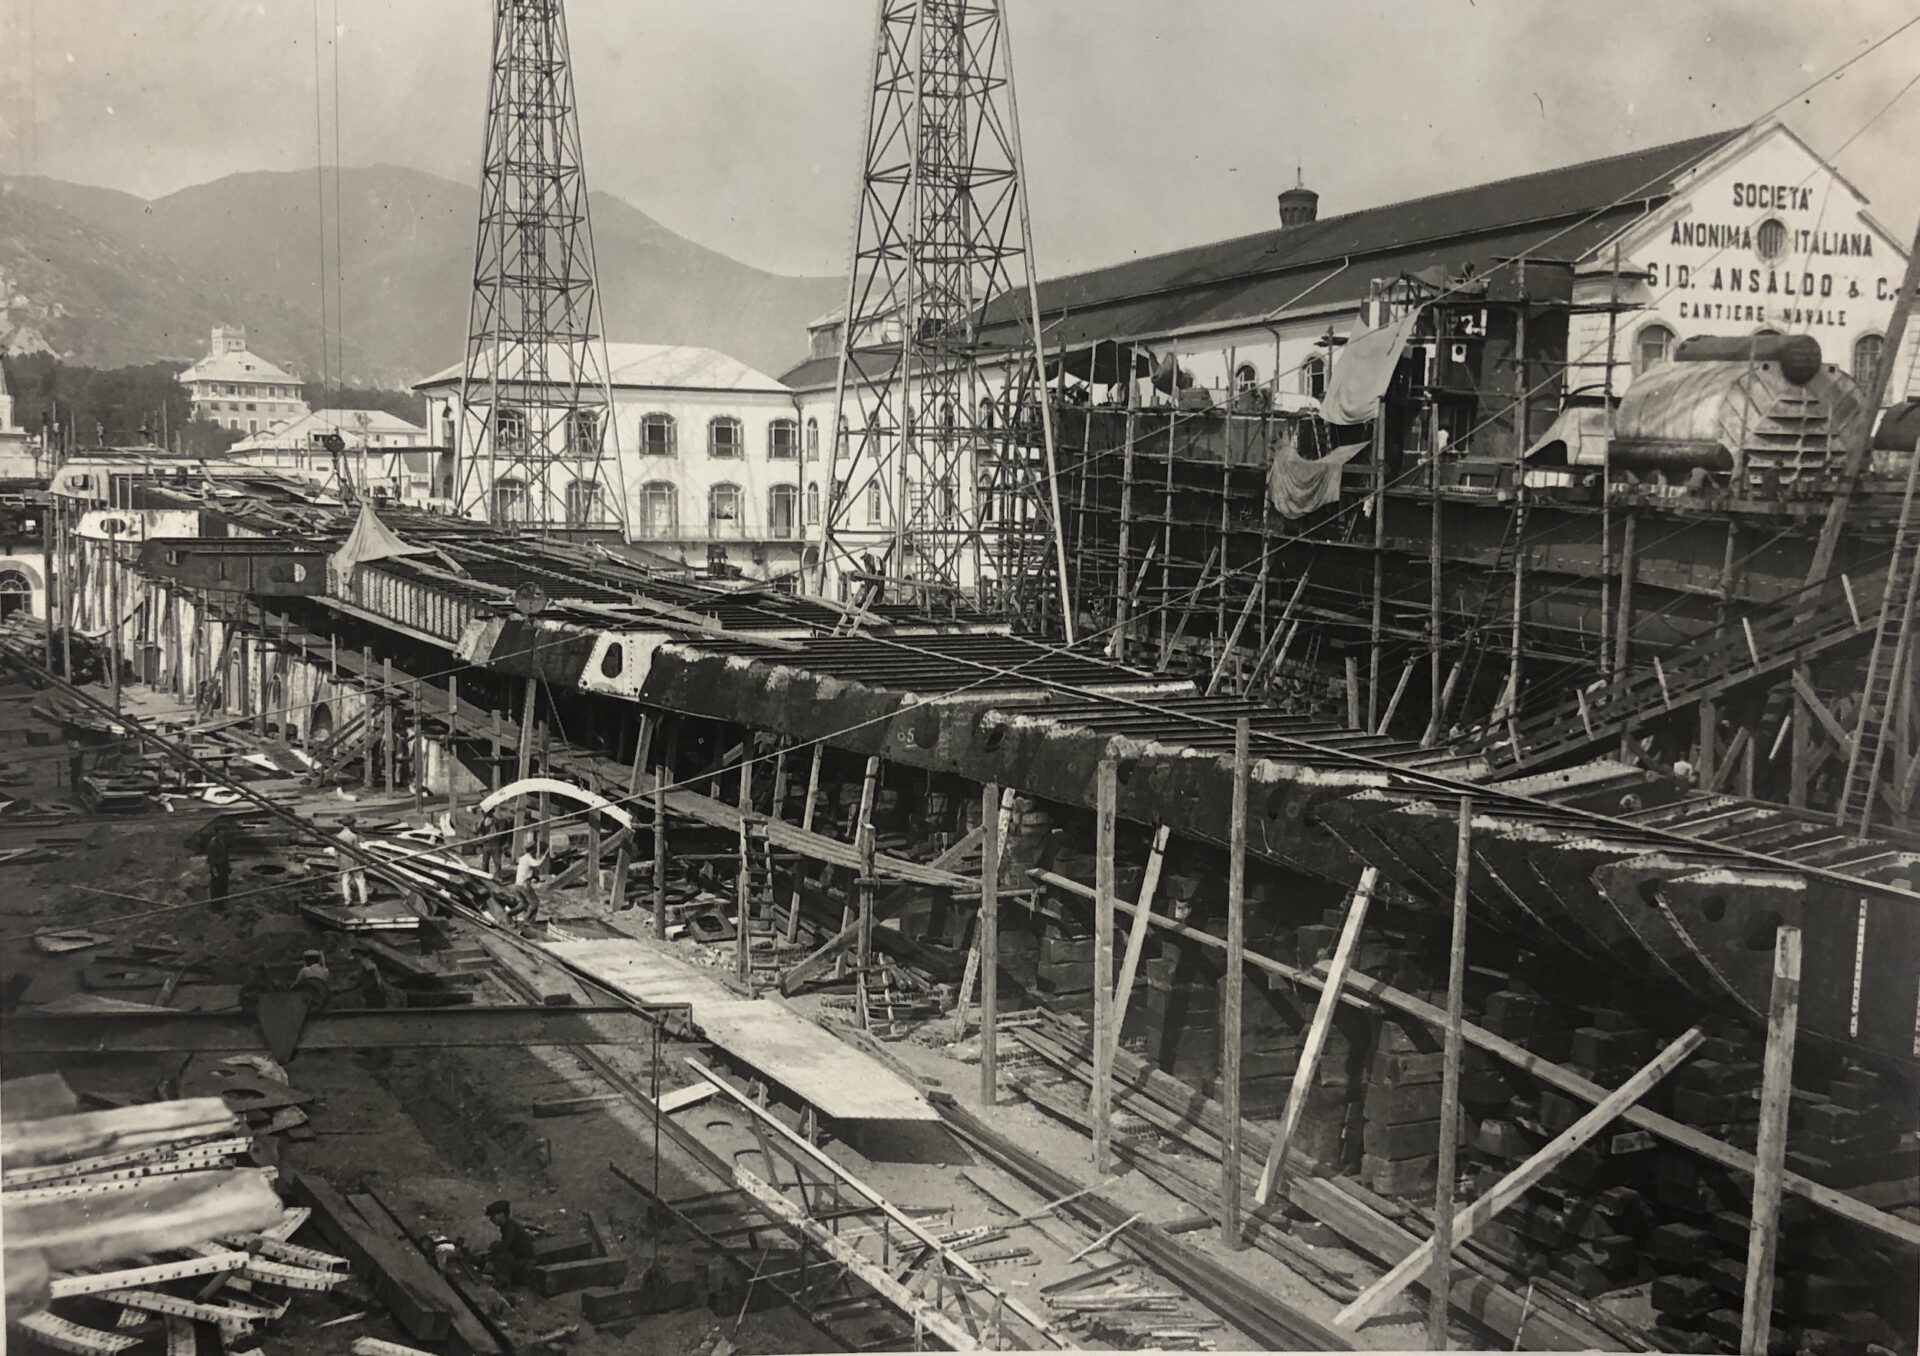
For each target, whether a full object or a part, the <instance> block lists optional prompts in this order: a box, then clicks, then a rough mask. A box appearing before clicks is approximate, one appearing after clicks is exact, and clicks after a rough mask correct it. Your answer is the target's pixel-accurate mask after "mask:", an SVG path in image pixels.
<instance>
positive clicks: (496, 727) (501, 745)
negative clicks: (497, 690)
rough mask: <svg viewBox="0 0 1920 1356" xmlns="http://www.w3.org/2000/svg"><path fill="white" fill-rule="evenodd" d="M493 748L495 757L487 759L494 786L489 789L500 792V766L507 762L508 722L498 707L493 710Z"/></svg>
mask: <svg viewBox="0 0 1920 1356" xmlns="http://www.w3.org/2000/svg"><path fill="white" fill-rule="evenodd" d="M492 748H493V756H492V757H491V758H489V759H487V770H488V773H489V774H490V780H491V782H492V785H491V786H490V787H489V788H488V789H489V790H493V791H498V790H499V789H500V765H501V764H502V763H504V762H506V760H507V722H506V718H505V717H504V716H502V715H501V714H500V708H499V707H497V706H496V707H495V708H494V710H493V738H492Z"/></svg>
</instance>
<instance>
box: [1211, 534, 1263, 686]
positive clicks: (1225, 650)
mask: <svg viewBox="0 0 1920 1356" xmlns="http://www.w3.org/2000/svg"><path fill="white" fill-rule="evenodd" d="M1268 559H1269V557H1268V556H1266V555H1262V556H1261V557H1260V572H1259V574H1258V576H1257V577H1256V578H1255V581H1254V585H1253V587H1252V588H1250V589H1248V590H1247V601H1246V602H1245V603H1244V604H1243V605H1242V606H1241V608H1240V615H1239V616H1238V617H1236V618H1235V619H1234V622H1233V630H1232V631H1230V632H1229V633H1228V634H1227V642H1226V644H1224V645H1222V646H1221V647H1220V655H1219V658H1218V659H1217V660H1216V661H1215V662H1214V666H1213V673H1212V675H1211V676H1210V677H1209V678H1208V679H1207V695H1208V696H1212V695H1213V694H1214V693H1215V692H1217V691H1219V690H1220V683H1221V680H1222V679H1224V678H1225V677H1226V676H1227V660H1228V659H1229V658H1230V657H1231V656H1232V654H1233V652H1234V649H1235V648H1236V647H1237V646H1238V645H1239V644H1240V634H1241V632H1243V631H1245V630H1246V629H1247V618H1249V617H1251V616H1252V615H1253V609H1254V607H1255V605H1256V604H1258V603H1259V601H1260V597H1261V595H1262V594H1263V593H1265V592H1266V583H1267V561H1268ZM1224 577H1225V576H1224V575H1222V578H1224Z"/></svg>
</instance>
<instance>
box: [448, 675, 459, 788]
mask: <svg viewBox="0 0 1920 1356" xmlns="http://www.w3.org/2000/svg"><path fill="white" fill-rule="evenodd" d="M459 738H460V675H459V674H457V673H450V674H448V675H447V817H448V822H449V823H451V822H452V817H453V812H454V811H455V810H457V809H459V808H460V759H459V758H458V757H457V756H455V754H454V743H455V741H456V740H458V739H459Z"/></svg>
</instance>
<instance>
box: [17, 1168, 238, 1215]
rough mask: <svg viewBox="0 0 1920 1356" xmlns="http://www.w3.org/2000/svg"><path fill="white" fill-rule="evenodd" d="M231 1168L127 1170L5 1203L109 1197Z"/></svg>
mask: <svg viewBox="0 0 1920 1356" xmlns="http://www.w3.org/2000/svg"><path fill="white" fill-rule="evenodd" d="M229 1167H230V1165H228V1164H224V1163H223V1164H205V1163H202V1164H194V1165H192V1166H190V1167H180V1168H172V1167H171V1166H169V1165H164V1164H156V1165H154V1166H152V1167H145V1168H127V1169H123V1170H122V1171H120V1172H114V1173H108V1174H105V1175H103V1176H101V1177H99V1178H96V1179H93V1180H89V1181H85V1182H55V1183H54V1184H52V1185H51V1186H43V1187H27V1188H25V1189H24V1190H21V1191H11V1190H10V1191H8V1192H6V1193H5V1195H4V1197H0V1199H4V1200H5V1201H6V1203H7V1204H8V1205H33V1204H36V1203H38V1202H41V1201H63V1200H73V1199H77V1198H80V1197H86V1196H106V1195H111V1194H113V1193H114V1192H120V1191H133V1190H136V1189H138V1188H140V1187H142V1186H145V1185H147V1184H148V1183H150V1182H152V1181H153V1180H154V1179H155V1178H156V1177H173V1178H191V1177H206V1178H212V1177H218V1176H220V1175H222V1174H224V1173H225V1172H227V1171H228V1169H229Z"/></svg>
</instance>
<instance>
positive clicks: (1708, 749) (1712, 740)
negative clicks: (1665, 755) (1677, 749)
mask: <svg viewBox="0 0 1920 1356" xmlns="http://www.w3.org/2000/svg"><path fill="white" fill-rule="evenodd" d="M1694 715H1695V716H1696V717H1697V721H1698V727H1699V728H1698V730H1697V731H1696V734H1695V739H1694V744H1695V749H1694V758H1693V774H1694V779H1695V785H1697V786H1712V785H1713V783H1714V776H1715V774H1716V773H1717V772H1718V771H1719V767H1720V760H1719V756H1718V755H1719V747H1720V703H1719V702H1716V701H1715V700H1714V699H1713V698H1711V697H1702V698H1701V699H1700V703H1699V706H1698V707H1697V708H1696V710H1695V711H1694Z"/></svg>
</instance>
